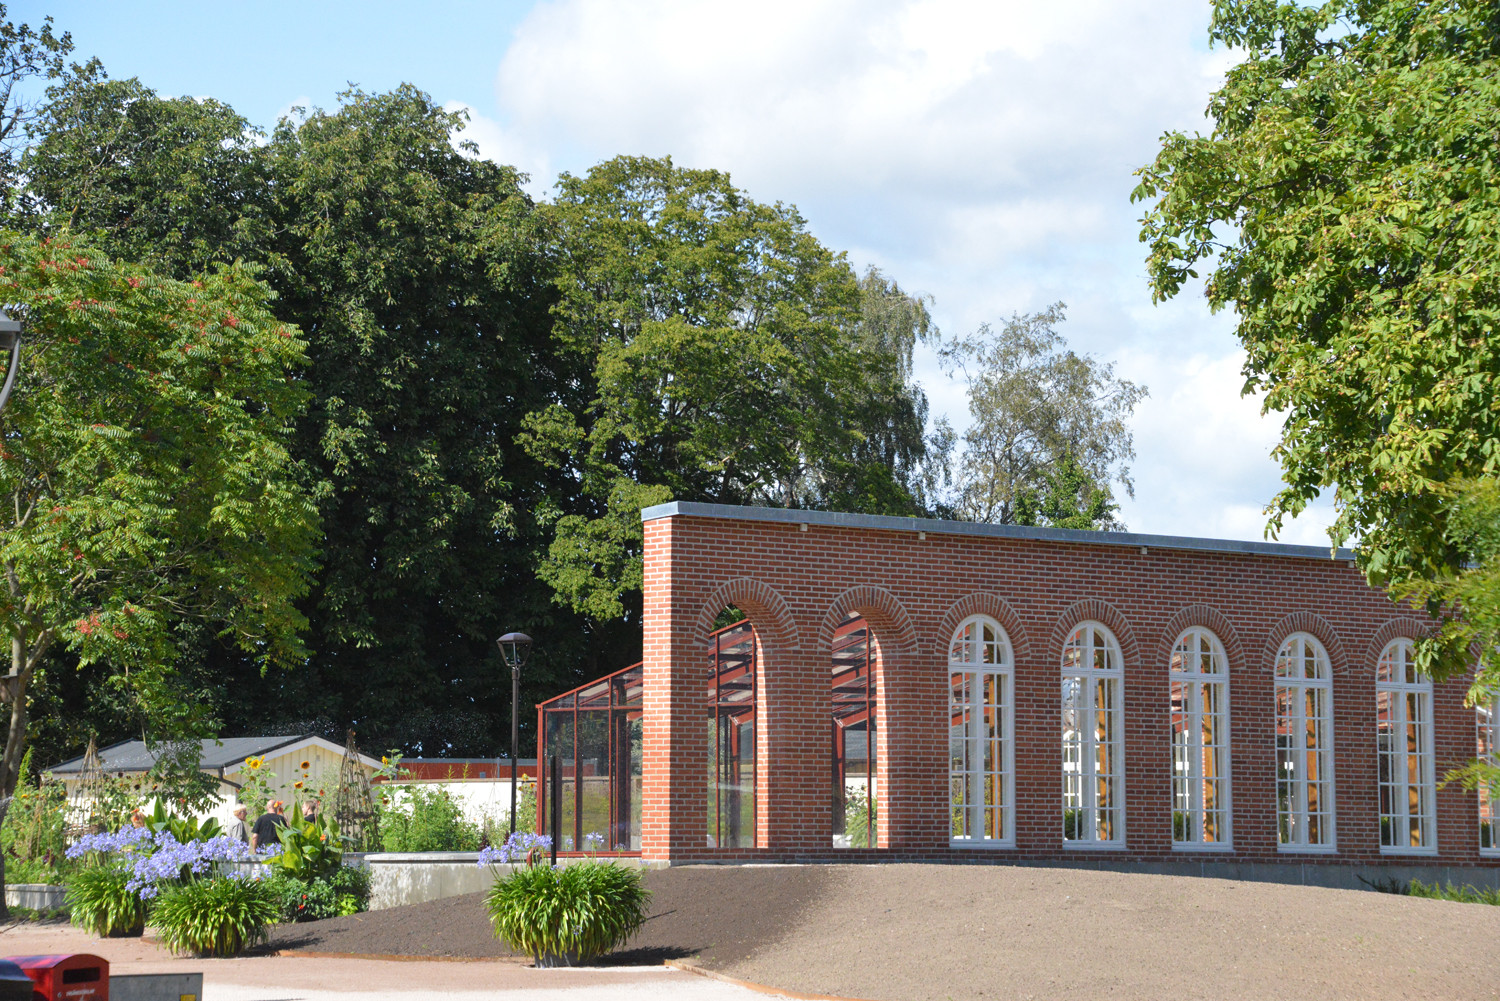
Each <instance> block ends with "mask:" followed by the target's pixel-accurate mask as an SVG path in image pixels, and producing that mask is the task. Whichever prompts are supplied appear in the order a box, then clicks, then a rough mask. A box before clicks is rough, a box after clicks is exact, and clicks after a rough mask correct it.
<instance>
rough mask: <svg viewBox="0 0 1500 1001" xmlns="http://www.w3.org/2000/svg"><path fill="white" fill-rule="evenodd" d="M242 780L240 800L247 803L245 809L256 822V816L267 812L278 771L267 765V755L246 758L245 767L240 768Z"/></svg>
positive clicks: (251, 820)
mask: <svg viewBox="0 0 1500 1001" xmlns="http://www.w3.org/2000/svg"><path fill="white" fill-rule="evenodd" d="M240 776H241V778H242V781H241V782H240V792H239V801H240V802H241V803H243V804H245V810H246V813H247V814H248V816H249V818H250V822H251V823H254V822H255V818H257V817H259V816H260V815H261V814H263V813H265V812H266V804H267V803H269V802H270V801H271V795H272V790H273V788H275V785H276V773H275V772H273V771H271V769H269V768H267V767H266V759H265V756H264V755H262V756H260V757H258V758H255V757H250V758H246V759H245V767H244V768H242V769H241V770H240Z"/></svg>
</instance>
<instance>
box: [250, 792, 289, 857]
mask: <svg viewBox="0 0 1500 1001" xmlns="http://www.w3.org/2000/svg"><path fill="white" fill-rule="evenodd" d="M285 808H286V804H285V803H283V802H282V801H281V800H279V799H273V800H271V802H269V803H267V804H266V812H265V813H263V814H261V815H260V817H259V818H258V819H257V820H256V821H255V829H254V830H252V831H251V832H250V847H251V848H252V849H253V850H255V851H260V850H261V849H263V848H266V847H267V846H269V845H279V844H281V829H282V828H283V827H285V826H286V817H285V815H283V814H282V812H281V811H282V810H284V809H285Z"/></svg>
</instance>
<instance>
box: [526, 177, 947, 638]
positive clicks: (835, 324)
mask: <svg viewBox="0 0 1500 1001" xmlns="http://www.w3.org/2000/svg"><path fill="white" fill-rule="evenodd" d="M547 216H548V218H549V220H550V223H551V225H552V231H553V233H554V242H553V247H554V248H555V253H556V256H557V262H556V267H557V278H556V281H557V287H558V290H559V294H560V298H559V301H558V303H557V305H556V306H555V307H554V310H553V312H554V316H555V321H556V322H555V326H554V336H555V339H556V343H557V351H558V357H559V359H560V360H561V361H562V363H564V364H567V365H570V366H573V367H574V368H575V369H576V371H577V372H578V373H579V377H578V378H577V379H575V380H572V381H570V382H568V383H565V384H559V386H558V396H557V397H556V398H555V399H554V400H553V401H552V403H551V404H550V405H549V406H548V407H546V408H543V409H539V410H537V411H535V412H533V413H532V414H530V415H529V416H528V418H527V433H526V435H525V436H524V437H523V441H524V442H525V443H526V446H527V447H528V449H529V450H530V451H531V453H532V454H533V455H534V456H535V457H536V458H537V459H539V460H540V461H542V462H545V463H547V464H549V465H550V466H552V467H553V468H554V469H556V470H558V471H559V472H560V473H562V474H563V475H561V476H560V477H559V482H560V483H563V484H576V489H575V490H571V491H568V492H566V493H563V494H562V495H560V496H558V498H557V503H556V505H555V507H554V508H553V510H552V511H551V516H552V518H553V519H555V522H554V524H555V532H556V537H555V540H554V541H553V543H552V545H551V547H550V549H549V551H548V554H547V556H546V558H545V560H544V562H543V564H542V569H541V574H542V576H543V577H544V579H546V580H547V581H548V582H549V583H550V584H551V585H552V586H553V588H554V589H555V590H556V591H557V593H558V595H559V596H560V597H561V598H562V599H564V600H565V601H566V602H568V603H569V604H570V605H571V606H572V607H574V608H575V609H578V610H579V611H582V612H584V613H586V614H587V615H589V616H590V617H591V618H592V619H595V620H612V619H619V618H621V617H622V616H625V615H626V614H627V611H629V610H632V609H634V608H635V607H636V606H637V605H638V602H639V590H640V586H641V559H640V544H641V527H640V509H641V508H642V507H643V506H646V505H649V504H652V503H657V502H660V501H664V500H667V499H669V498H675V499H678V500H705V501H718V502H723V503H732V504H747V503H748V504H755V503H759V504H775V505H782V506H789V507H820V506H828V505H837V506H841V507H855V508H857V509H862V510H873V511H878V512H890V513H903V514H904V513H910V512H913V511H915V510H917V508H918V502H917V500H916V499H915V498H914V496H913V489H912V479H911V478H912V475H913V473H915V472H916V470H917V467H918V465H919V461H920V459H921V457H922V456H923V455H924V454H925V450H926V443H925V441H924V439H923V431H924V428H923V421H924V418H925V407H926V403H925V400H924V399H922V398H921V397H920V395H919V394H918V393H916V392H915V390H914V387H912V386H911V385H910V384H909V381H908V380H907V378H906V377H907V367H909V364H910V351H911V342H912V340H913V338H914V337H919V336H923V335H925V334H926V333H927V331H928V328H929V326H930V321H929V320H928V318H927V314H926V309H925V305H924V304H923V303H922V302H921V301H919V300H915V299H912V298H911V297H909V296H905V295H904V294H903V293H901V292H900V289H899V287H897V286H896V285H895V284H894V283H893V282H890V281H889V280H888V279H885V278H884V277H883V276H880V275H879V274H878V273H872V274H870V275H868V276H867V278H866V282H865V285H864V287H863V288H862V286H861V284H860V282H859V280H858V279H857V277H856V275H855V273H854V272H853V271H852V269H850V267H849V266H848V264H847V263H846V262H845V260H844V258H843V256H842V255H841V254H835V253H833V252H832V251H830V250H828V249H827V248H826V247H824V246H823V245H822V244H820V243H819V242H818V241H817V240H816V239H814V238H813V237H812V235H811V234H809V233H808V232H807V227H806V224H805V223H804V221H803V219H802V218H801V216H799V215H798V214H797V212H796V210H795V209H793V208H791V207H789V206H786V205H780V204H777V205H765V204H761V203H759V202H756V201H754V200H753V199H751V198H749V197H748V196H747V195H745V193H744V192H742V191H740V190H738V189H737V188H735V187H734V186H733V185H732V184H731V183H730V179H729V177H728V176H727V175H725V174H723V173H720V172H718V171H713V170H689V169H683V168H679V167H677V166H674V165H673V164H672V162H671V160H669V159H660V160H657V159H648V158H642V157H620V158H617V159H614V160H610V161H608V162H606V163H603V164H600V165H599V166H597V167H595V168H593V169H592V170H590V171H589V172H588V173H587V174H586V175H584V176H581V177H575V176H571V175H566V174H565V175H563V176H562V178H561V179H560V180H559V182H558V196H557V200H556V202H555V204H554V205H552V206H549V207H548V210H547ZM627 606H629V607H628V608H627Z"/></svg>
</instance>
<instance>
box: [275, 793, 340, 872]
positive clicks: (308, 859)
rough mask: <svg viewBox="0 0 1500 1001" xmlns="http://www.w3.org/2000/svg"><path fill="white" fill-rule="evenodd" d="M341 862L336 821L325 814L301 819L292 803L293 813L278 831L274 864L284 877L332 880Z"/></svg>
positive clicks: (299, 812)
mask: <svg viewBox="0 0 1500 1001" xmlns="http://www.w3.org/2000/svg"><path fill="white" fill-rule="evenodd" d="M343 862H344V846H343V839H342V837H341V836H340V835H339V825H338V821H336V820H335V819H334V818H332V817H330V816H328V815H326V814H325V815H324V816H321V817H319V818H318V819H317V820H314V821H311V822H309V821H306V820H303V819H302V817H301V811H300V810H298V809H297V807H296V805H295V804H293V806H292V814H291V816H289V817H288V818H287V821H286V826H285V827H283V828H282V829H281V854H279V855H277V856H276V858H275V860H274V862H273V864H274V865H277V866H280V867H281V870H282V872H283V873H284V874H285V875H287V876H291V877H292V878H294V879H300V880H304V881H311V880H315V879H332V878H333V877H334V874H335V873H337V872H338V871H339V866H341V865H343Z"/></svg>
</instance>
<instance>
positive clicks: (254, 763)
mask: <svg viewBox="0 0 1500 1001" xmlns="http://www.w3.org/2000/svg"><path fill="white" fill-rule="evenodd" d="M265 763H266V759H265V758H246V759H245V767H246V768H248V769H250V770H251V771H252V772H258V771H260V766H261V765H263V764H265Z"/></svg>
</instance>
